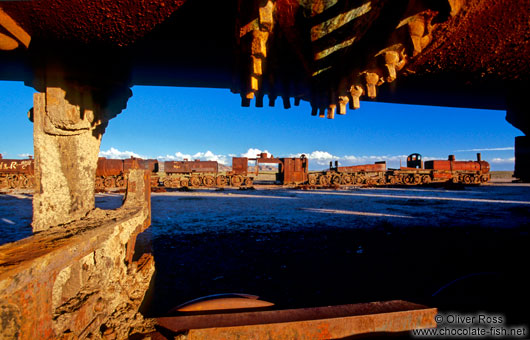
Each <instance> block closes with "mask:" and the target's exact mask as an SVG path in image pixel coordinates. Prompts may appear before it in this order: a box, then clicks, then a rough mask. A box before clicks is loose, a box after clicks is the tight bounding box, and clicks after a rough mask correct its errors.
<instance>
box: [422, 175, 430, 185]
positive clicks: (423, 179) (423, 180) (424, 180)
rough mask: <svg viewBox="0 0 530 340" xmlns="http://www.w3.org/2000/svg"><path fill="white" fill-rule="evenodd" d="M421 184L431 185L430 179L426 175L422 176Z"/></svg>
mask: <svg viewBox="0 0 530 340" xmlns="http://www.w3.org/2000/svg"><path fill="white" fill-rule="evenodd" d="M421 182H422V183H423V184H429V183H431V177H430V176H428V175H424V176H423V177H422V178H421Z"/></svg>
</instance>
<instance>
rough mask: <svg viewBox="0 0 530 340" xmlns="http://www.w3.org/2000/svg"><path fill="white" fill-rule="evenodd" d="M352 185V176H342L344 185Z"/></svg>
mask: <svg viewBox="0 0 530 340" xmlns="http://www.w3.org/2000/svg"><path fill="white" fill-rule="evenodd" d="M351 183H352V177H351V176H350V175H343V176H342V184H351Z"/></svg>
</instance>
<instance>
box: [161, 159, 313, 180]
mask: <svg viewBox="0 0 530 340" xmlns="http://www.w3.org/2000/svg"><path fill="white" fill-rule="evenodd" d="M257 156H258V157H256V158H247V157H233V158H232V168H231V170H229V171H220V170H219V164H218V163H217V161H200V160H195V161H187V160H184V161H168V162H164V163H163V169H161V171H160V173H159V174H157V176H158V177H159V178H160V182H161V183H162V184H163V185H164V187H169V188H180V187H193V188H198V187H224V186H232V187H241V186H247V187H248V186H252V184H253V183H254V181H255V180H259V179H260V176H261V175H263V173H260V171H259V169H260V166H261V165H263V164H273V165H275V166H276V167H277V171H276V172H275V173H274V178H273V182H274V183H275V184H301V183H304V182H305V181H307V173H308V162H307V158H305V156H304V157H301V158H274V157H273V156H270V157H269V156H268V155H267V154H266V153H262V154H260V155H257ZM249 164H251V165H249Z"/></svg>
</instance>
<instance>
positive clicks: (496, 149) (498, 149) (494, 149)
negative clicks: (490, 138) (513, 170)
mask: <svg viewBox="0 0 530 340" xmlns="http://www.w3.org/2000/svg"><path fill="white" fill-rule="evenodd" d="M513 150H515V148H514V147H513V146H506V147H502V148H482V149H469V150H455V152H475V151H513Z"/></svg>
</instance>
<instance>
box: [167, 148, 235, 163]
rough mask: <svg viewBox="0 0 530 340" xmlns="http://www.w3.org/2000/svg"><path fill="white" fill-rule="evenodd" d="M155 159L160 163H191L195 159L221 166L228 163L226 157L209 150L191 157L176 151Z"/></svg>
mask: <svg viewBox="0 0 530 340" xmlns="http://www.w3.org/2000/svg"><path fill="white" fill-rule="evenodd" d="M157 159H158V160H160V161H182V160H184V159H187V160H189V161H192V160H195V159H200V160H202V161H217V162H219V163H221V164H226V163H227V161H228V157H227V156H226V155H216V154H214V153H213V152H211V151H210V150H208V151H206V152H197V153H195V154H193V155H191V154H185V153H182V152H180V151H178V152H175V154H173V155H165V156H158V157H157Z"/></svg>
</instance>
